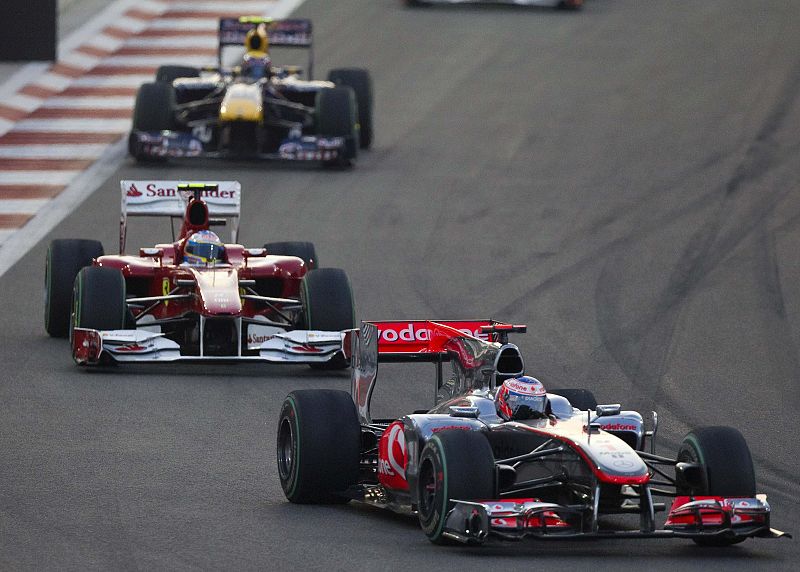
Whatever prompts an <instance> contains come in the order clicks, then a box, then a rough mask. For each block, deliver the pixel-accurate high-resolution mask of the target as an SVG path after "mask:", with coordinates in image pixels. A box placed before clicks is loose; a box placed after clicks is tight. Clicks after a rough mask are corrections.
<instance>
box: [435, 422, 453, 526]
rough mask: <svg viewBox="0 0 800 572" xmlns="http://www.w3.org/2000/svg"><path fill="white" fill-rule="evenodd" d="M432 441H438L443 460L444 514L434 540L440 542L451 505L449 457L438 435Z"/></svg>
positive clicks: (442, 513)
mask: <svg viewBox="0 0 800 572" xmlns="http://www.w3.org/2000/svg"><path fill="white" fill-rule="evenodd" d="M431 440H432V441H436V442H437V443H438V444H439V455H440V456H441V458H442V473H443V474H444V487H443V489H442V490H443V491H444V495H443V496H442V512H441V518H440V519H439V526H437V527H436V534H435V536H434V537H433V538H434V540H438V539H439V538H440V537H441V536H442V530H444V522H445V520H446V517H447V514H446V510H447V506H448V505H449V504H450V497H449V495H448V493H447V457H445V454H444V445H443V444H442V440H441V439H439V437H438V435H434V436H433V438H432V439H431ZM433 479H434V482H436V475H435V474H434V475H433Z"/></svg>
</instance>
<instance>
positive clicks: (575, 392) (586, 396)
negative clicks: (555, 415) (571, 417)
mask: <svg viewBox="0 0 800 572" xmlns="http://www.w3.org/2000/svg"><path fill="white" fill-rule="evenodd" d="M549 392H550V393H552V394H554V395H560V396H561V397H565V398H566V399H567V400H568V401H569V402H570V404H571V405H572V406H573V407H575V408H576V409H580V410H581V411H587V410H591V411H594V410H595V409H596V408H597V399H596V398H595V396H594V394H593V393H592V392H591V391H589V390H588V389H551V390H549Z"/></svg>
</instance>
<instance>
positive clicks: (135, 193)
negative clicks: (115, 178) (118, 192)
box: [125, 184, 142, 197]
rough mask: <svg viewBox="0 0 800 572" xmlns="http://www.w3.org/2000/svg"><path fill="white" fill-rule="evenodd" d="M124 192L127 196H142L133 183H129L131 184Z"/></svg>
mask: <svg viewBox="0 0 800 572" xmlns="http://www.w3.org/2000/svg"><path fill="white" fill-rule="evenodd" d="M125 194H126V195H127V196H129V197H141V196H142V192H141V191H140V190H139V189H137V188H136V185H134V184H131V186H130V187H128V192H127V193H125Z"/></svg>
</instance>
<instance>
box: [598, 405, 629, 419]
mask: <svg viewBox="0 0 800 572" xmlns="http://www.w3.org/2000/svg"><path fill="white" fill-rule="evenodd" d="M620 411H622V405H620V404H619V403H612V404H608V405H598V406H597V408H596V409H595V410H594V412H595V413H596V414H597V416H598V417H608V416H610V415H619V413H620Z"/></svg>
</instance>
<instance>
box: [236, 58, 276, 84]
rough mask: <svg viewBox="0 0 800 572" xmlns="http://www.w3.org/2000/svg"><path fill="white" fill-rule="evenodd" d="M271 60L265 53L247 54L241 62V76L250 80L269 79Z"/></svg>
mask: <svg viewBox="0 0 800 572" xmlns="http://www.w3.org/2000/svg"><path fill="white" fill-rule="evenodd" d="M271 72H272V60H271V59H270V58H269V56H268V55H267V54H266V53H265V52H247V53H246V54H245V55H244V58H243V60H242V67H241V74H242V76H243V77H246V78H250V79H261V78H263V77H269V76H270V73H271Z"/></svg>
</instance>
